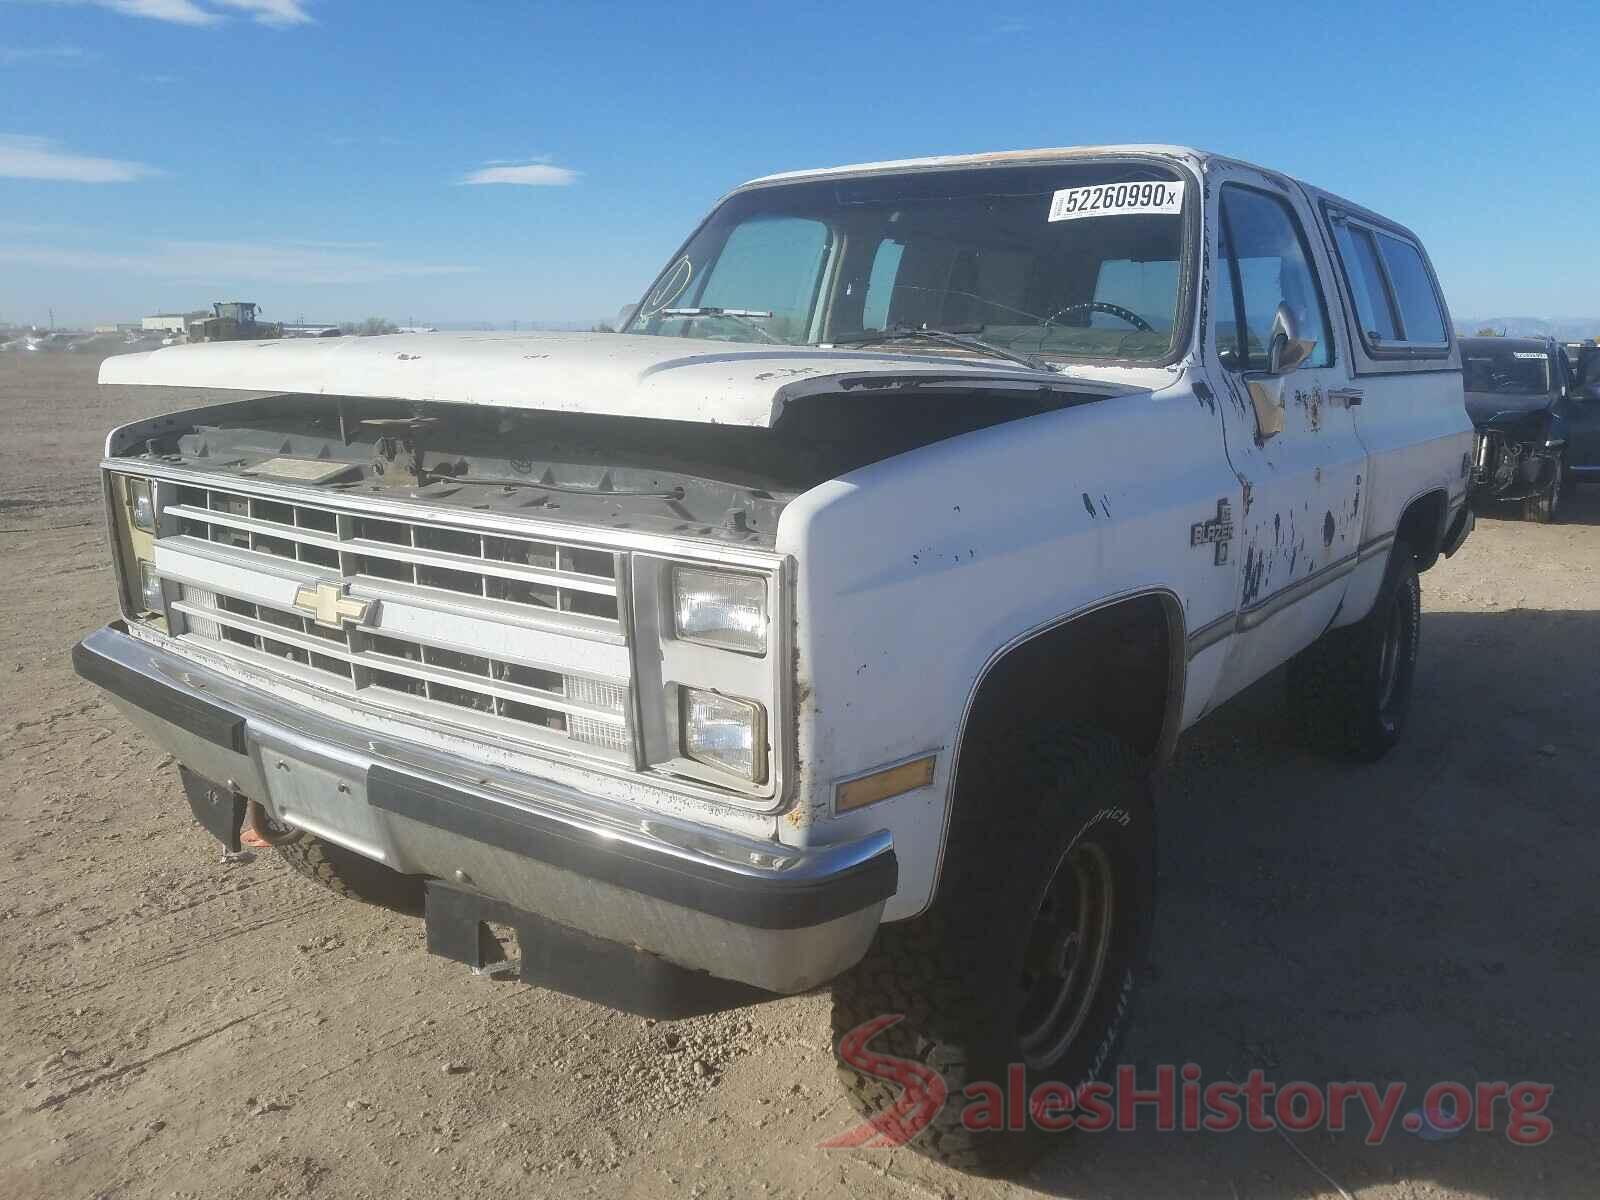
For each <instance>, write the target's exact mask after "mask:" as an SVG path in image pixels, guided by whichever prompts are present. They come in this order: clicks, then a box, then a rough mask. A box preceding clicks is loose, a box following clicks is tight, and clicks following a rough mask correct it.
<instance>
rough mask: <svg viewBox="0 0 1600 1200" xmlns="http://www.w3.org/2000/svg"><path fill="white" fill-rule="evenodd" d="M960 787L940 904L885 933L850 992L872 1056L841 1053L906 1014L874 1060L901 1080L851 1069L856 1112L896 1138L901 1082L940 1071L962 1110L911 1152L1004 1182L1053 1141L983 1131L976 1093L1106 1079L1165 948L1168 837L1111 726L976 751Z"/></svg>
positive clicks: (847, 1068)
mask: <svg viewBox="0 0 1600 1200" xmlns="http://www.w3.org/2000/svg"><path fill="white" fill-rule="evenodd" d="M961 777H962V783H961V785H960V788H959V791H958V795H957V797H956V802H955V805H956V810H955V816H954V819H953V820H952V822H951V826H950V829H949V831H948V841H947V850H946V863H945V868H944V876H943V879H942V880H941V883H940V886H939V893H938V896H937V898H936V901H935V903H934V906H933V907H932V908H931V909H930V910H929V911H928V912H927V913H926V914H924V915H923V916H920V917H917V918H915V919H913V920H909V921H902V922H897V923H894V924H891V925H886V926H884V927H883V928H882V929H881V930H880V931H879V934H878V938H877V940H876V941H875V942H874V943H873V946H872V949H871V950H869V951H868V953H867V957H866V958H865V959H864V960H863V961H862V962H861V963H860V964H859V965H858V966H857V967H856V968H855V969H854V970H852V971H851V972H850V973H849V974H847V975H845V976H844V977H842V978H841V979H839V980H838V981H836V983H835V986H834V993H833V1036H834V1045H835V1047H836V1049H839V1050H840V1053H841V1059H847V1058H848V1059H853V1060H854V1062H855V1063H856V1064H857V1065H861V1064H862V1062H863V1059H862V1055H861V1053H860V1047H859V1046H857V1047H856V1048H855V1050H854V1052H851V1053H847V1051H846V1049H845V1048H844V1047H843V1046H842V1044H846V1045H847V1044H848V1043H849V1040H850V1039H849V1035H850V1034H851V1033H852V1031H859V1030H861V1028H862V1027H863V1026H865V1025H867V1023H869V1022H874V1023H877V1020H876V1019H879V1018H883V1019H887V1018H889V1017H893V1016H895V1015H897V1014H903V1018H902V1019H901V1020H899V1021H897V1022H894V1023H892V1024H889V1025H888V1026H887V1027H884V1028H882V1029H881V1031H880V1032H878V1033H876V1034H875V1035H873V1036H872V1038H871V1039H870V1043H871V1045H870V1050H871V1058H872V1060H873V1061H875V1062H876V1063H878V1064H885V1063H887V1064H888V1065H887V1066H884V1065H880V1066H879V1067H878V1069H876V1070H867V1071H863V1070H860V1069H857V1065H852V1064H851V1062H850V1061H842V1062H841V1065H840V1068H839V1072H840V1079H841V1082H842V1083H843V1085H844V1089H845V1092H846V1094H847V1095H848V1096H849V1098H850V1100H851V1102H852V1103H853V1104H854V1105H855V1107H856V1109H857V1110H858V1111H859V1112H860V1113H861V1115H862V1116H863V1117H865V1118H866V1119H867V1121H869V1122H872V1121H874V1118H877V1119H878V1122H879V1123H880V1124H879V1127H880V1128H885V1126H883V1125H882V1124H881V1122H882V1120H883V1118H884V1117H885V1116H886V1115H888V1114H891V1113H893V1111H894V1108H895V1105H896V1102H897V1101H899V1100H900V1099H901V1094H902V1090H903V1089H902V1087H901V1086H900V1083H899V1082H897V1080H898V1081H901V1082H903V1080H904V1078H905V1075H906V1072H907V1071H910V1072H912V1073H918V1072H925V1071H926V1069H928V1068H931V1069H932V1070H933V1071H937V1072H938V1073H939V1074H940V1075H941V1076H942V1077H943V1085H944V1087H945V1089H946V1095H947V1099H946V1101H945V1103H944V1105H943V1107H942V1108H941V1109H940V1110H939V1111H938V1112H937V1114H935V1115H934V1116H933V1118H932V1120H931V1121H930V1122H929V1123H928V1124H927V1125H926V1126H925V1127H923V1128H922V1129H921V1130H920V1132H917V1133H916V1134H915V1136H914V1137H913V1138H912V1139H911V1140H910V1141H909V1143H908V1144H909V1145H910V1146H911V1148H912V1149H914V1150H916V1151H918V1152H919V1153H921V1154H923V1155H925V1156H927V1157H929V1158H933V1159H935V1160H937V1161H940V1162H943V1163H945V1164H947V1165H949V1166H953V1167H959V1168H963V1169H967V1170H973V1171H978V1172H982V1173H991V1172H992V1173H1003V1172H1008V1171H1012V1170H1016V1169H1019V1168H1021V1167H1023V1166H1025V1165H1026V1164H1027V1163H1028V1162H1029V1161H1031V1160H1032V1159H1033V1158H1035V1157H1037V1156H1038V1155H1039V1154H1040V1153H1041V1152H1042V1151H1043V1150H1044V1149H1045V1148H1046V1147H1047V1146H1048V1145H1049V1139H1048V1135H1047V1134H1046V1133H1045V1132H1044V1130H1042V1129H1041V1128H1040V1127H1039V1125H1038V1124H1037V1123H1036V1122H1035V1121H1034V1120H1032V1119H1029V1120H1026V1121H1024V1122H1023V1125H1024V1128H1023V1129H1022V1130H1020V1131H1018V1130H1013V1129H1005V1130H1004V1131H1001V1130H995V1129H984V1128H972V1127H970V1126H969V1124H968V1123H967V1122H964V1121H963V1114H964V1112H966V1111H967V1109H968V1104H969V1099H970V1098H969V1097H967V1096H965V1095H964V1094H963V1089H965V1088H966V1087H968V1085H972V1084H994V1085H998V1087H999V1088H1001V1089H1007V1088H1008V1086H1011V1081H1012V1079H1013V1077H1014V1072H1015V1071H1017V1070H1018V1069H1020V1071H1021V1073H1022V1074H1021V1078H1022V1079H1023V1080H1024V1081H1025V1089H1024V1090H1025V1092H1026V1096H1027V1097H1031V1096H1032V1095H1033V1093H1034V1089H1035V1088H1037V1087H1038V1086H1039V1085H1040V1084H1041V1083H1043V1082H1046V1081H1058V1082H1060V1083H1065V1084H1066V1085H1068V1086H1069V1087H1071V1088H1073V1089H1076V1088H1077V1087H1078V1086H1079V1085H1080V1084H1083V1083H1088V1082H1090V1081H1094V1080H1101V1079H1104V1078H1105V1075H1106V1072H1107V1071H1108V1070H1109V1069H1110V1068H1111V1067H1112V1065H1113V1064H1114V1063H1115V1061H1116V1058H1115V1056H1116V1053H1117V1049H1118V1047H1119V1045H1120V1043H1121V1039H1122V1036H1123V1033H1124V1031H1125V1029H1126V1027H1127V1018H1128V1012H1129V1005H1130V1001H1131V999H1132V995H1133V991H1134V987H1135V984H1136V983H1137V980H1138V978H1139V974H1140V970H1141V967H1142V965H1143V961H1144V956H1145V951H1146V947H1147V944H1148V940H1149V931H1150V926H1151V919H1152V914H1153V898H1154V876H1155V865H1154V860H1155V833H1154V827H1153V820H1152V811H1151V805H1150V799H1149V783H1148V772H1147V771H1146V769H1145V768H1144V766H1143V765H1142V764H1140V763H1139V762H1137V761H1136V760H1135V759H1134V758H1133V756H1132V755H1130V754H1129V753H1128V751H1127V750H1126V749H1125V748H1124V747H1123V746H1122V745H1121V743H1119V742H1118V741H1117V740H1116V739H1114V738H1111V737H1108V736H1107V735H1105V734H1103V733H1100V732H1099V731H1098V730H1091V729H1084V728H1081V727H1065V726H1060V725H1044V726H1042V727H1040V728H1035V729H1032V730H1029V731H1026V732H1014V733H1011V734H1009V735H1007V736H1003V737H1000V738H995V739H986V742H985V744H982V745H976V746H973V745H969V746H967V747H964V749H963V760H962V763H961ZM858 1037H859V1034H858ZM885 1056H893V1058H895V1059H899V1060H910V1062H909V1064H905V1063H903V1062H902V1063H901V1064H900V1065H898V1066H896V1065H895V1064H894V1063H893V1061H892V1059H888V1058H886V1057H885ZM1013 1064H1017V1066H1014V1065H1013ZM867 1065H872V1064H871V1063H870V1062H869V1063H868V1064H867ZM1024 1099H1026V1097H1024ZM1022 1102H1023V1100H1020V1099H1019V1100H1018V1101H1017V1103H1022ZM1030 1111H1031V1106H1030ZM851 1144H862V1143H859V1142H858V1143H851Z"/></svg>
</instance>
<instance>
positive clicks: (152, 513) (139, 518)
mask: <svg viewBox="0 0 1600 1200" xmlns="http://www.w3.org/2000/svg"><path fill="white" fill-rule="evenodd" d="M128 509H129V511H130V512H131V513H132V514H133V527H134V528H135V529H142V530H144V531H145V532H146V533H154V532H155V531H156V505H155V501H154V500H152V499H151V498H150V481H149V480H148V479H129V480H128Z"/></svg>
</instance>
